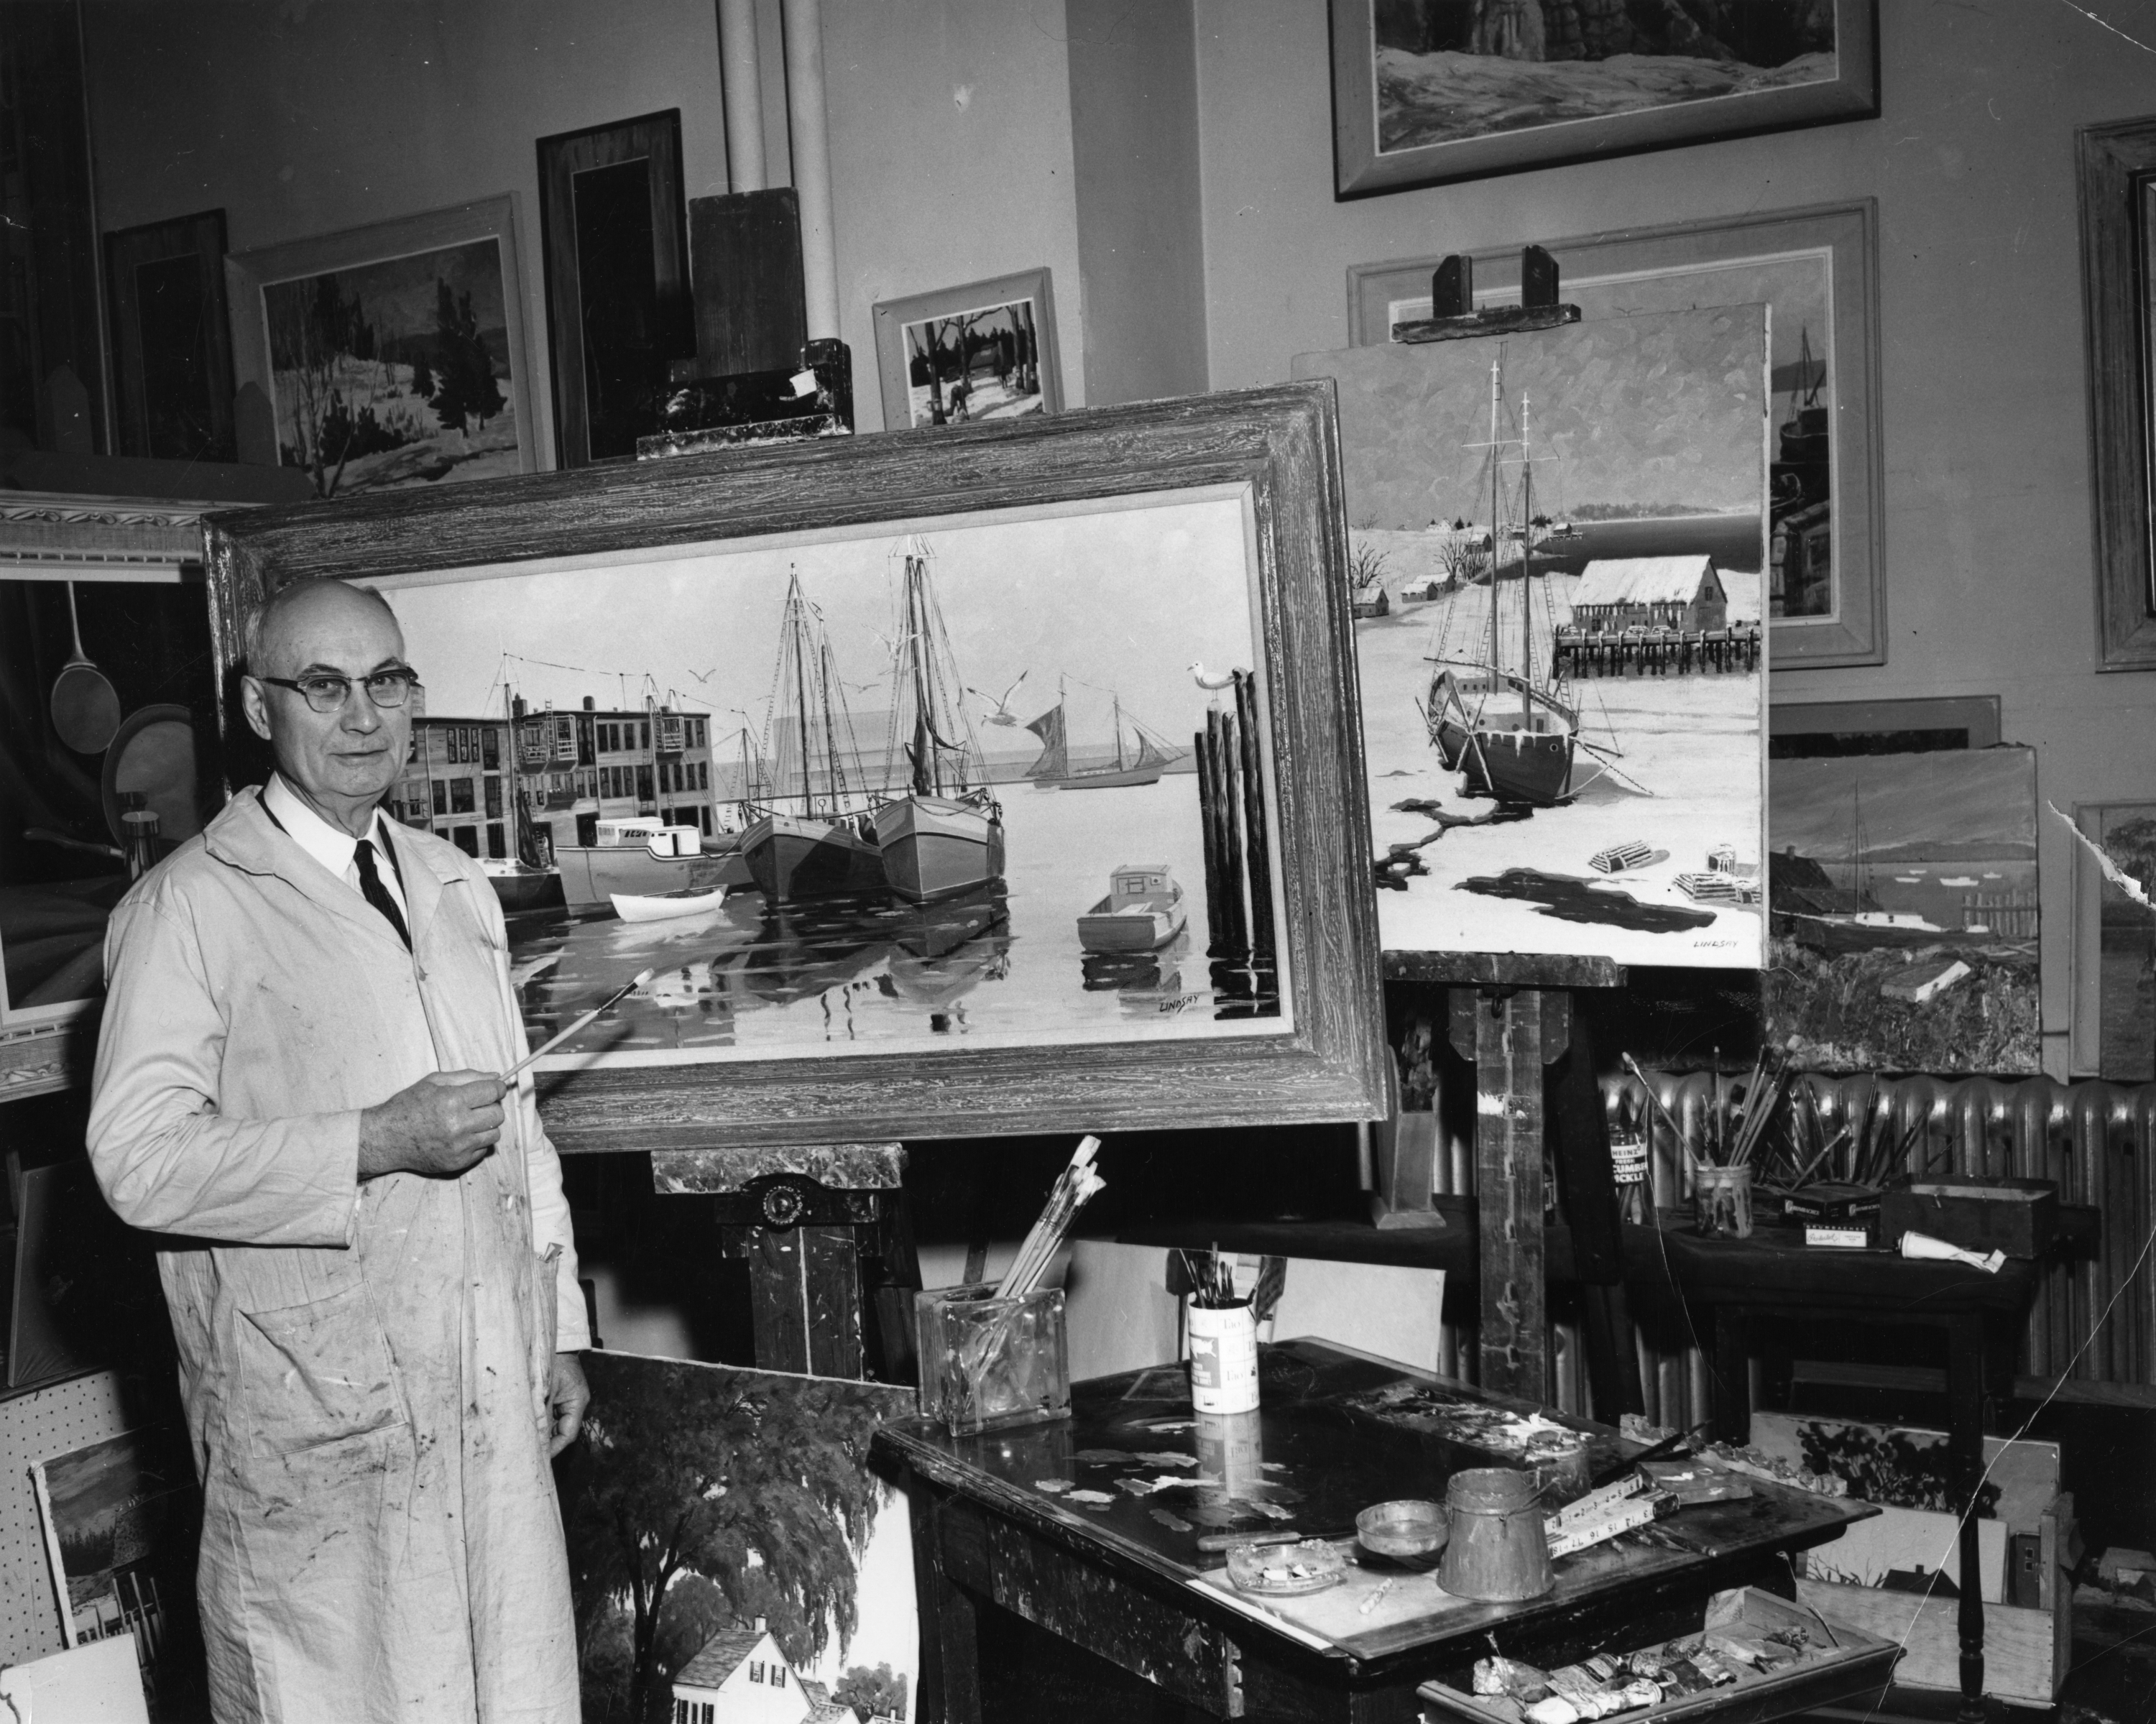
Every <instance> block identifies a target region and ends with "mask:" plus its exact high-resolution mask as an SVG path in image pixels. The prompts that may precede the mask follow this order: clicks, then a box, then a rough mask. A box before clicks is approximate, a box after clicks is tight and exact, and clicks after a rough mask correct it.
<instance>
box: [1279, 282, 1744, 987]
mask: <svg viewBox="0 0 2156 1724" xmlns="http://www.w3.org/2000/svg"><path fill="white" fill-rule="evenodd" d="M1766 326H1767V314H1766V311H1765V309H1764V308H1763V307H1761V306H1756V305H1754V306H1738V307H1734V308H1716V309H1702V310H1687V311H1681V312H1667V313H1656V314H1652V315H1648V316H1638V317H1618V318H1609V319H1606V320H1603V321H1598V322H1591V323H1581V324H1578V325H1573V326H1561V327H1558V328H1555V329H1550V330H1545V331H1532V332H1527V333H1522V334H1514V335H1511V336H1505V337H1502V338H1496V337H1491V338H1486V339H1479V340H1470V341H1438V342H1432V343H1429V344H1426V345H1417V344H1387V345H1383V346H1371V347H1359V348H1353V349H1350V350H1349V351H1345V352H1340V353H1313V354H1304V355H1302V356H1301V357H1298V358H1297V359H1296V362H1295V375H1296V377H1332V378H1333V379H1334V380H1335V381H1336V382H1337V385H1338V388H1339V399H1340V424H1341V442H1342V455H1343V468H1344V478H1345V485H1346V490H1347V519H1348V542H1349V550H1350V560H1351V574H1350V577H1349V578H1350V583H1351V591H1350V600H1351V603H1352V606H1353V611H1354V615H1355V618H1356V621H1355V639H1356V649H1357V656H1358V659H1359V661H1360V664H1361V671H1362V693H1363V739H1364V755H1365V760H1366V764H1367V767H1368V772H1369V785H1370V805H1371V818H1372V823H1373V839H1374V841H1375V842H1374V849H1375V852H1376V856H1377V860H1378V886H1379V889H1380V890H1379V892H1378V928H1379V933H1380V937H1381V939H1382V941H1383V945H1384V947H1385V948H1386V949H1387V950H1388V951H1399V952H1511V953H1530V954H1545V955H1586V956H1593V957H1607V958H1609V959H1612V960H1614V961H1615V962H1620V963H1626V964H1653V965H1682V966H1701V967H1712V968H1727V969H1753V968H1757V967H1758V965H1759V963H1760V962H1761V955H1762V951H1763V908H1762V905H1761V901H1760V900H1761V896H1762V888H1763V880H1762V876H1761V871H1760V865H1761V861H1762V859H1763V853H1764V803H1765V798H1764V788H1765V785H1764V779H1765V764H1766V756H1765V740H1766V722H1765V720H1766V685H1767V679H1766V664H1765V653H1766V643H1765V640H1764V636H1763V627H1762V619H1763V598H1762V593H1763V581H1764V577H1765V573H1766V567H1767V561H1766V545H1767V535H1766V521H1767V498H1768V460H1767V423H1768V399H1769V389H1768V367H1767V327H1766Z"/></svg>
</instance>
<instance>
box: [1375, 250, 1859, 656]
mask: <svg viewBox="0 0 2156 1724" xmlns="http://www.w3.org/2000/svg"><path fill="white" fill-rule="evenodd" d="M1563 292H1564V299H1565V302H1566V303H1567V304H1568V305H1577V306H1578V307H1579V310H1580V316H1581V317H1582V318H1583V319H1584V321H1588V322H1590V323H1591V322H1595V321H1599V320H1601V319H1604V318H1609V317H1636V316H1640V315H1641V314H1642V313H1645V312H1654V311H1688V310H1695V309H1697V308H1699V307H1701V306H1707V305H1771V306H1772V307H1773V308H1774V316H1773V318H1772V319H1771V320H1770V322H1769V327H1768V336H1769V349H1770V352H1771V354H1772V362H1773V372H1772V376H1771V393H1772V402H1771V405H1770V409H1769V411H1770V414H1771V417H1772V419H1773V423H1774V445H1773V449H1772V452H1771V454H1770V455H1769V457H1768V554H1767V583H1766V612H1767V615H1768V617H1769V618H1772V619H1773V620H1774V621H1776V622H1781V621H1784V620H1789V619H1794V618H1815V619H1825V618H1833V617H1834V616H1835V613H1836V612H1837V609H1838V608H1839V607H1838V603H1837V599H1838V593H1837V589H1836V586H1835V567H1836V558H1835V536H1836V525H1837V523H1836V521H1835V504H1834V498H1833V476H1834V448H1833V431H1834V426H1835V417H1836V415H1835V408H1836V401H1835V387H1834V381H1835V380H1834V346H1835V344H1834V336H1835V322H1834V314H1835V303H1834V253H1833V250H1832V248H1831V247H1828V246H1818V247H1812V248H1808V249H1801V250H1796V251H1790V252H1786V253H1782V254H1777V255H1774V256H1770V257H1757V258H1739V259H1730V260H1727V261H1721V262H1708V263H1702V264H1693V265H1689V266H1685V267H1681V268H1674V269H1655V270H1644V271H1643V270H1628V271H1625V273H1623V274H1620V275H1600V276H1598V275H1584V274H1578V275H1575V274H1568V275H1566V276H1565V278H1564V289H1563ZM1517 297H1518V296H1517V291H1516V290H1515V291H1513V292H1511V293H1508V294H1506V295H1501V296H1500V295H1490V296H1488V297H1487V299H1486V298H1485V296H1484V295H1481V294H1478V295H1476V304H1477V305H1478V307H1480V306H1481V305H1485V304H1488V305H1496V304H1499V303H1501V301H1502V300H1506V299H1509V300H1512V302H1513V303H1517ZM1388 310H1389V317H1388V321H1389V322H1392V323H1402V322H1407V321H1414V320H1417V319H1422V318H1427V317H1428V316H1430V297H1429V295H1427V294H1425V295H1423V296H1422V297H1421V298H1420V299H1405V300H1393V301H1391V302H1390V304H1389V307H1388ZM1573 524H1574V525H1575V526H1578V528H1579V529H1580V531H1582V532H1583V533H1584V534H1585V535H1586V536H1587V543H1586V545H1585V546H1584V548H1586V549H1589V550H1590V551H1592V550H1594V549H1595V548H1597V547H1605V548H1606V550H1607V552H1608V554H1609V555H1612V556H1621V555H1624V554H1625V549H1624V541H1625V536H1626V535H1627V534H1630V533H1637V532H1640V531H1644V529H1642V528H1640V527H1639V526H1636V525H1635V524H1633V523H1631V522H1628V521H1585V520H1578V519H1575V521H1574V523H1573Z"/></svg>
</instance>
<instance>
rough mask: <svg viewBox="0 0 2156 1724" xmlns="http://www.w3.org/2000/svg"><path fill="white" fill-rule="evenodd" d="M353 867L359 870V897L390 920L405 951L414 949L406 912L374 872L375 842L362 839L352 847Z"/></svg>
mask: <svg viewBox="0 0 2156 1724" xmlns="http://www.w3.org/2000/svg"><path fill="white" fill-rule="evenodd" d="M352 865H354V866H355V867H357V869H358V870H359V895H360V896H361V897H362V898H364V899H366V900H367V902H368V903H370V904H372V906H374V907H375V908H376V909H377V910H378V911H381V912H382V914H383V915H384V916H388V918H389V926H391V927H393V928H394V929H396V930H397V937H398V939H399V940H402V941H403V942H404V949H405V951H407V952H409V951H410V950H411V949H412V931H411V930H410V929H409V928H408V927H406V926H404V912H403V911H401V910H399V909H398V907H397V900H395V899H394V898H393V897H391V896H390V895H389V888H388V887H387V886H385V885H382V876H381V875H378V874H377V873H376V872H375V871H374V842H373V840H372V839H365V838H363V839H360V841H359V842H358V843H357V844H356V845H354V846H353V847H352Z"/></svg>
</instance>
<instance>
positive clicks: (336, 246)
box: [224, 192, 539, 497]
mask: <svg viewBox="0 0 2156 1724" xmlns="http://www.w3.org/2000/svg"><path fill="white" fill-rule="evenodd" d="M517 255H518V254H517V245H516V194H515V193H513V192H503V193H502V194H501V195H500V196H499V197H496V198H476V199H475V200H473V201H472V202H471V203H459V204H452V205H450V206H449V208H444V209H435V210H429V211H428V212H426V213H424V214H421V215H413V216H400V217H399V218H397V219H396V220H394V221H388V222H376V223H372V224H370V225H369V226H367V227H364V228H346V229H345V230H343V231H342V232H341V233H323V234H318V235H316V236H315V237H314V238H311V239H295V240H290V241H288V242H287V243H286V244H282V245H272V246H265V247H264V248H262V249H260V250H258V251H249V252H237V253H234V254H233V255H232V256H230V257H228V258H227V259H225V264H224V268H225V279H226V281H227V284H228V287H229V289H230V293H231V300H232V345H233V356H234V366H235V368H236V372H237V375H238V378H239V403H238V409H237V413H238V421H239V458H240V459H241V460H243V461H249V462H254V463H257V464H261V465H264V466H271V467H275V466H291V467H298V468H301V469H305V470H306V471H308V472H309V473H310V474H311V475H312V476H313V478H314V480H315V484H316V494H317V495H319V496H323V497H328V496H332V495H339V494H349V493H350V492H352V491H353V490H375V489H380V490H396V489H401V488H404V487H408V486H423V487H425V488H428V489H432V488H434V486H436V485H439V484H442V483H445V482H446V483H453V484H454V483H461V482H469V481H470V480H475V479H479V478H490V477H494V476H496V475H500V474H503V473H510V472H516V473H529V472H531V471H532V470H533V469H536V467H537V466H538V465H539V450H538V444H537V432H536V427H535V426H534V424H533V423H532V418H531V365H530V359H529V354H530V348H529V346H528V345H527V344H526V341H525V336H524V292H523V287H522V285H521V280H520V278H519V275H518V268H517ZM325 282H329V283H333V284H334V285H335V287H336V294H335V297H334V299H333V300H331V301H330V302H329V303H328V305H327V307H326V309H323V305H324V302H323V300H322V299H321V294H322V291H323V290H322V287H321V284H323V283H325ZM444 295H447V299H448V303H447V304H446V305H444ZM495 316H499V317H500V320H501V321H500V323H499V324H496V323H495V322H494V321H492V320H493V318H495ZM430 321H431V322H432V323H433V324H434V328H433V329H432V330H429V327H428V325H429V322H430ZM273 326H274V327H273ZM356 347H364V348H365V349H366V350H367V351H366V352H365V353H364V354H360V353H356V352H354V351H352V349H354V348H356ZM295 353H297V354H299V355H300V362H299V363H297V364H296V365H295V366H290V367H287V366H283V365H280V364H279V363H278V361H279V359H280V357H293V356H294V355H295ZM452 372H454V374H455V376H456V377H457V378H458V379H459V381H458V382H455V383H454V384H453V383H452V382H451V374H452ZM505 373H506V374H505ZM430 385H431V386H432V387H428V386H430ZM362 392H363V398H362ZM422 392H424V393H422ZM428 395H431V396H432V398H433V399H432V400H428V399H426V398H425V397H426V396H428ZM324 403H327V406H326V407H325V405H324ZM340 410H341V412H342V413H345V414H346V415H350V416H351V417H350V418H346V419H343V420H340V419H338V418H337V417H336V414H337V413H338V412H339V411H340ZM370 416H371V422H372V425H373V426H374V427H375V429H374V430H373V431H372V434H368V433H367V432H366V431H365V430H363V429H359V430H353V429H337V428H336V427H340V426H349V425H352V423H353V422H354V421H355V420H357V421H359V422H362V424H363V423H366V422H367V421H368V420H369V419H370ZM450 418H455V419H457V420H458V421H459V423H458V424H457V425H454V426H453V425H451V424H449V423H448V421H449V419H450ZM398 438H402V439H403V441H402V442H401V443H398V442H393V439H398Z"/></svg>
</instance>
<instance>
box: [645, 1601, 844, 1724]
mask: <svg viewBox="0 0 2156 1724" xmlns="http://www.w3.org/2000/svg"><path fill="white" fill-rule="evenodd" d="M673 1686H674V1724H803V1720H804V1719H806V1718H808V1716H811V1713H812V1711H813V1708H814V1702H813V1701H811V1700H810V1697H809V1696H808V1694H807V1693H806V1692H805V1691H803V1688H802V1686H801V1680H800V1678H799V1676H798V1675H797V1674H796V1673H795V1671H794V1669H793V1665H790V1664H788V1662H787V1661H786V1655H785V1654H783V1652H781V1651H780V1650H778V1641H776V1640H774V1639H772V1637H771V1634H770V1630H769V1629H768V1627H767V1624H766V1623H765V1620H764V1619H763V1618H762V1617H761V1616H759V1617H758V1618H757V1619H756V1624H755V1626H754V1627H753V1628H746V1629H742V1628H731V1629H720V1630H719V1632H718V1633H717V1634H714V1635H712V1636H711V1639H708V1640H706V1642H705V1643H704V1645H703V1650H701V1651H700V1652H698V1653H697V1655H696V1656H695V1657H694V1658H692V1659H690V1660H689V1661H688V1663H686V1664H685V1665H682V1666H681V1668H680V1670H677V1671H675V1673H674V1685H673Z"/></svg>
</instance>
